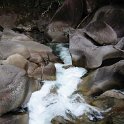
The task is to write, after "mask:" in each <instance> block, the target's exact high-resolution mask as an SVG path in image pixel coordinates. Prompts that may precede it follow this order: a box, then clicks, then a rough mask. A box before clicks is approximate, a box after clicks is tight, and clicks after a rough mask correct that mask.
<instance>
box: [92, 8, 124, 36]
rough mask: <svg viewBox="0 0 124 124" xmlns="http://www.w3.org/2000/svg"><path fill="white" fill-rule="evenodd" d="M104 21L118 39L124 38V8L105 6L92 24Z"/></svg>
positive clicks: (95, 16) (97, 13)
mask: <svg viewBox="0 0 124 124" xmlns="http://www.w3.org/2000/svg"><path fill="white" fill-rule="evenodd" d="M94 21H103V22H105V23H107V24H108V25H110V26H111V27H112V28H113V29H114V30H115V32H116V33H117V36H118V37H123V36H124V28H122V27H124V23H123V22H124V8H123V7H121V6H119V7H117V6H105V7H102V8H100V9H99V10H98V11H97V12H96V13H95V15H94V17H93V19H92V22H94Z"/></svg>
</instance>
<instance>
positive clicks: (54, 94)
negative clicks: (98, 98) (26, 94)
mask: <svg viewBox="0 0 124 124" xmlns="http://www.w3.org/2000/svg"><path fill="white" fill-rule="evenodd" d="M59 47H61V50H60V51H61V52H60V56H61V57H62V59H64V60H65V63H66V62H67V63H66V64H59V63H56V64H55V67H56V81H44V85H43V86H42V88H41V90H39V91H37V92H35V93H33V94H32V96H31V98H30V101H29V103H28V108H29V117H30V120H29V124H51V120H52V119H53V118H54V117H56V116H62V117H64V118H65V119H67V120H69V119H70V118H69V117H68V116H67V115H71V116H73V117H77V118H78V117H79V116H82V115H83V114H87V113H88V115H90V114H91V115H93V114H94V113H95V114H96V115H95V114H94V116H96V117H98V118H102V116H101V113H100V111H99V110H98V109H97V108H95V107H93V106H91V105H89V104H87V103H86V102H85V100H84V98H83V96H81V95H79V94H77V93H76V94H74V92H75V91H76V90H77V85H78V84H79V83H80V81H81V79H80V78H81V77H82V76H83V75H84V74H86V73H87V71H86V70H85V69H84V68H78V67H70V68H68V69H64V68H63V66H64V65H67V64H70V63H71V60H70V58H69V57H68V56H69V55H67V54H69V51H68V50H67V49H66V48H62V46H59ZM67 51H68V52H67ZM65 58H66V59H65ZM68 59H69V60H68ZM89 117H90V119H91V120H92V116H89Z"/></svg>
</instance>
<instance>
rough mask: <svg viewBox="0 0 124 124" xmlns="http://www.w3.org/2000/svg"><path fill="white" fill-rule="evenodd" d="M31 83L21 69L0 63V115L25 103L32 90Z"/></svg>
mask: <svg viewBox="0 0 124 124" xmlns="http://www.w3.org/2000/svg"><path fill="white" fill-rule="evenodd" d="M31 83H32V82H31V80H30V79H29V78H28V77H27V75H26V72H25V71H24V70H23V69H20V68H18V67H15V66H13V65H0V115H3V114H5V113H7V112H9V111H13V110H15V109H17V108H18V107H20V106H22V105H24V104H26V102H27V101H28V100H29V98H30V96H31V92H32V91H31V86H32V84H31Z"/></svg>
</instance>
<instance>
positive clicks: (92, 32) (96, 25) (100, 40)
mask: <svg viewBox="0 0 124 124" xmlns="http://www.w3.org/2000/svg"><path fill="white" fill-rule="evenodd" d="M85 33H86V34H87V35H88V36H89V37H90V38H92V39H93V40H94V41H95V42H96V43H97V44H99V45H105V44H116V43H117V34H116V32H115V31H114V30H113V29H112V27H111V26H109V25H108V24H106V23H105V22H102V21H95V22H92V23H89V24H88V25H87V26H86V28H85Z"/></svg>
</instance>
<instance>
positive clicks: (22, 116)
mask: <svg viewBox="0 0 124 124" xmlns="http://www.w3.org/2000/svg"><path fill="white" fill-rule="evenodd" d="M0 123H1V124H29V117H28V113H18V114H13V113H10V114H8V115H4V116H2V117H0Z"/></svg>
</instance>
